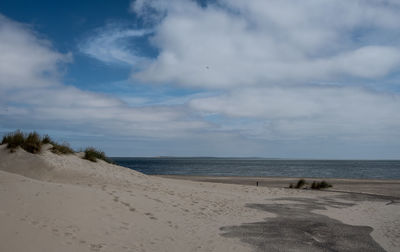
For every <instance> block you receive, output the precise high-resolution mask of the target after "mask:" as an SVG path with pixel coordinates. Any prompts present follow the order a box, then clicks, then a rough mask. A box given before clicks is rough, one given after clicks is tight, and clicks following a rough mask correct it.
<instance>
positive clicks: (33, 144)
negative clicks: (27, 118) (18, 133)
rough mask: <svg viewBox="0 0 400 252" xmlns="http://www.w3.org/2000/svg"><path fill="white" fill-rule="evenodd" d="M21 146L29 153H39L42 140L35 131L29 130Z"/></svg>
mask: <svg viewBox="0 0 400 252" xmlns="http://www.w3.org/2000/svg"><path fill="white" fill-rule="evenodd" d="M22 148H23V149H24V150H26V151H27V152H30V153H39V152H40V150H41V149H42V140H41V138H40V135H39V134H38V133H36V132H31V133H29V134H28V136H27V137H26V139H25V141H24V143H23V145H22Z"/></svg>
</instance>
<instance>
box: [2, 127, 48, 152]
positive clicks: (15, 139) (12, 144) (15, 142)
mask: <svg viewBox="0 0 400 252" xmlns="http://www.w3.org/2000/svg"><path fill="white" fill-rule="evenodd" d="M1 144H7V149H10V152H15V150H16V149H17V148H18V147H21V148H22V149H24V150H26V151H27V152H30V153H39V152H40V151H41V149H42V141H41V138H40V135H39V134H38V133H36V132H30V133H29V134H25V133H23V132H22V131H21V130H16V131H14V132H11V133H8V134H6V135H5V136H3V139H2V141H1Z"/></svg>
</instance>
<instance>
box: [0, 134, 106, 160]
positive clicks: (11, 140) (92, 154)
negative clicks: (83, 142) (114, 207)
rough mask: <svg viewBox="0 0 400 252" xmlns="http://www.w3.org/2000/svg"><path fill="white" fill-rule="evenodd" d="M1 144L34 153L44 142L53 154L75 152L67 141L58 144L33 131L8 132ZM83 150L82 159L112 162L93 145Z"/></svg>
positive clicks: (12, 148)
mask: <svg viewBox="0 0 400 252" xmlns="http://www.w3.org/2000/svg"><path fill="white" fill-rule="evenodd" d="M1 144H2V145H3V144H7V149H10V152H15V150H16V149H17V148H18V147H21V148H22V149H24V150H25V151H27V152H30V153H33V154H36V153H39V152H40V151H41V149H42V146H43V145H44V144H51V145H52V147H51V148H50V151H51V152H53V153H55V154H58V155H62V154H73V153H75V151H74V150H73V149H72V148H71V147H70V146H69V144H68V143H62V144H59V143H57V142H56V141H54V140H53V139H51V137H50V136H49V135H44V136H43V137H41V136H40V135H39V134H38V133H36V132H35V131H34V132H30V133H29V134H26V133H24V132H22V131H21V130H16V131H14V132H11V133H8V134H6V135H4V136H3V139H2V141H1ZM84 152H85V155H84V157H83V158H84V159H87V160H90V161H92V162H97V159H101V160H104V161H106V162H108V163H113V161H112V160H111V159H110V158H108V157H107V156H106V154H105V153H104V152H103V151H100V150H98V149H96V148H94V147H88V148H86V149H85V151H84Z"/></svg>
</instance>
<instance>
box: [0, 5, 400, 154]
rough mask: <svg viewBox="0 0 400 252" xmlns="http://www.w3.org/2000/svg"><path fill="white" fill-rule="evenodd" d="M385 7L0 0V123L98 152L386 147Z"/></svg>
mask: <svg viewBox="0 0 400 252" xmlns="http://www.w3.org/2000/svg"><path fill="white" fill-rule="evenodd" d="M310 9H312V10H313V11H312V12H310V11H309V10H310ZM399 11H400V4H399V3H398V1H395V0H385V1H383V0H356V1H345V0H322V1H313V0H305V1H300V2H299V1H293V0H281V1H278V0H268V1H265V0H252V1H240V0H229V1H228V0H216V1H191V0H171V1H163V0H147V1H143V0H136V1H22V0H21V1H18V0H16V1H8V0H5V1H1V2H0V55H1V57H0V76H1V78H0V133H5V132H8V131H11V130H15V129H17V128H19V129H23V130H26V131H29V130H37V131H39V132H41V133H48V134H51V135H52V136H54V138H56V139H58V140H59V141H68V142H70V143H71V145H72V146H73V147H74V148H79V147H85V146H88V145H94V146H97V147H99V148H101V149H103V150H105V151H106V152H107V153H108V154H109V155H110V156H158V155H174V156H260V157H282V158H369V159H370V158H372V159H380V158H382V159H383V158H389V159H398V158H400V157H399V152H398V150H399V149H400V148H399V147H400V144H399V143H400V141H399V140H400V131H399V129H400V116H399V115H400V114H399V113H398V111H399V109H400V96H399V91H400V71H399V67H400V17H399V15H398V13H399Z"/></svg>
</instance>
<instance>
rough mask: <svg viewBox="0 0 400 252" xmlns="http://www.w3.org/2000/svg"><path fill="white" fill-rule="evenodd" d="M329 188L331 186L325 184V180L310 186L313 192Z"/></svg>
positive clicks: (314, 182)
mask: <svg viewBox="0 0 400 252" xmlns="http://www.w3.org/2000/svg"><path fill="white" fill-rule="evenodd" d="M330 187H332V185H331V184H329V183H328V182H326V181H325V180H322V181H321V182H317V181H313V182H312V184H311V189H314V190H320V189H326V188H330Z"/></svg>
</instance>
